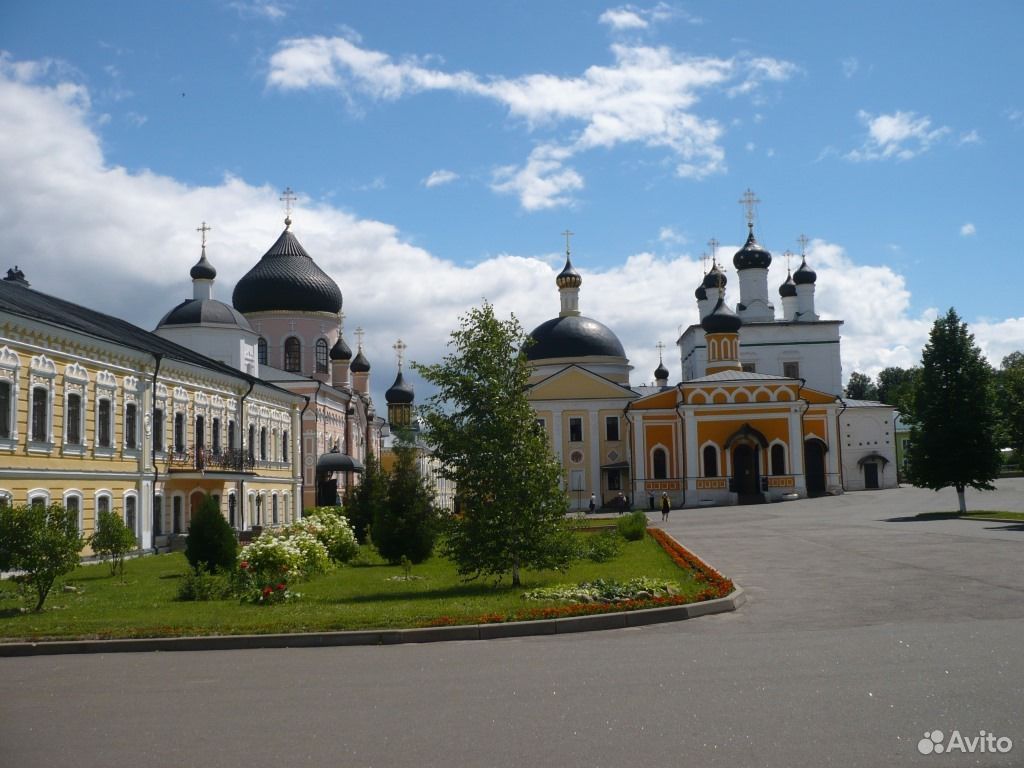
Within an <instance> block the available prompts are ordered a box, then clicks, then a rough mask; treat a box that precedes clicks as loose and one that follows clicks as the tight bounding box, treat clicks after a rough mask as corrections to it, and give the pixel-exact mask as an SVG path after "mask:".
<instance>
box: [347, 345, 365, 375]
mask: <svg viewBox="0 0 1024 768" xmlns="http://www.w3.org/2000/svg"><path fill="white" fill-rule="evenodd" d="M349 370H350V371H352V373H369V372H370V361H369V360H367V359H366V355H364V354H363V350H362V348H360V349H359V351H358V352H356V356H355V357H354V358H352V362H351V364H349Z"/></svg>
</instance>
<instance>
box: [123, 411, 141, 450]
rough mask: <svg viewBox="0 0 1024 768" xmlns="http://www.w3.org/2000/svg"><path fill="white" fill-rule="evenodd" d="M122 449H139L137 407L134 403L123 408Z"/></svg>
mask: <svg viewBox="0 0 1024 768" xmlns="http://www.w3.org/2000/svg"><path fill="white" fill-rule="evenodd" d="M124 447H125V448H131V449H135V448H138V447H139V407H138V406H137V405H136V404H135V403H128V404H127V405H126V406H125V407H124Z"/></svg>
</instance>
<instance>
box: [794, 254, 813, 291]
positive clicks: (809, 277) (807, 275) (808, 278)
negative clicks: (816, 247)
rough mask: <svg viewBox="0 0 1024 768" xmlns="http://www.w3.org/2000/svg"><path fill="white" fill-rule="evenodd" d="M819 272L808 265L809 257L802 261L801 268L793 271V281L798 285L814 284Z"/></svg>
mask: <svg viewBox="0 0 1024 768" xmlns="http://www.w3.org/2000/svg"><path fill="white" fill-rule="evenodd" d="M817 279H818V273H817V272H815V271H814V270H813V269H811V268H810V267H808V266H807V258H806V257H804V260H803V261H802V262H800V269H798V270H797V271H796V272H794V273H793V282H794V283H796V284H797V285H814V283H815V281H816V280H817Z"/></svg>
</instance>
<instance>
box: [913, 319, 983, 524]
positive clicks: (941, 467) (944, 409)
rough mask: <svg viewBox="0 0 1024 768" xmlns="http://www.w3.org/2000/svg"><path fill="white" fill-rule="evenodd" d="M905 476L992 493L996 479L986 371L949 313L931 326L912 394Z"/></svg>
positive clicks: (924, 482) (971, 340)
mask: <svg viewBox="0 0 1024 768" xmlns="http://www.w3.org/2000/svg"><path fill="white" fill-rule="evenodd" d="M913 420H914V426H913V427H912V428H911V432H910V441H911V444H910V449H909V451H908V452H907V454H908V455H907V458H908V466H907V476H908V478H909V479H910V482H912V483H913V484H914V485H917V486H921V487H924V488H931V489H933V490H936V491H938V490H941V489H942V488H948V487H950V486H952V487H953V488H956V492H957V498H958V500H959V505H960V512H961V513H964V512H966V511H967V504H966V501H965V498H964V491H965V490H966V488H967V487H971V488H975V489H977V490H986V491H988V490H992V489H993V488H994V486H993V485H992V480H994V479H995V478H996V476H997V475H998V474H999V468H1000V459H999V447H998V445H997V442H996V427H997V423H996V412H995V408H994V400H993V387H992V371H991V368H990V367H989V365H988V363H987V362H986V361H985V359H984V358H983V357H982V354H981V350H980V349H979V348H978V347H977V345H976V344H975V343H974V336H973V334H971V333H969V332H968V330H967V324H966V323H964V322H961V320H960V318H959V317H958V316H957V314H956V311H955V310H953V309H950V310H949V312H947V313H946V315H945V316H944V317H940V318H939V319H937V320H936V321H935V325H934V326H932V330H931V335H930V336H929V338H928V343H927V344H926V345H925V348H924V353H923V355H922V366H921V375H920V378H919V380H918V384H917V388H916V390H915V392H914V407H913Z"/></svg>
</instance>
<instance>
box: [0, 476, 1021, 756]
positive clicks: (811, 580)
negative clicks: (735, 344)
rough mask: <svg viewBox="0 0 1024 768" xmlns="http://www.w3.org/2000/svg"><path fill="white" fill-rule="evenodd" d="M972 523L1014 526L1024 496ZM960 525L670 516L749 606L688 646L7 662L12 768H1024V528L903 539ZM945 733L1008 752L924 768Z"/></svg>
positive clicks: (840, 500)
mask: <svg viewBox="0 0 1024 768" xmlns="http://www.w3.org/2000/svg"><path fill="white" fill-rule="evenodd" d="M968 505H969V507H970V508H972V509H979V508H985V509H1014V510H1021V511H1024V480H1010V481H1004V482H1003V483H1001V484H1000V489H999V490H998V491H997V492H994V493H989V494H977V493H969V495H968ZM955 507H956V498H955V494H954V493H953V492H952V491H944V492H942V493H939V494H936V493H933V492H931V491H921V490H916V489H910V488H905V489H901V490H898V491H876V492H862V493H851V494H847V495H845V496H840V497H836V498H827V499H818V500H808V501H798V502H790V503H785V504H773V505H767V506H759V507H742V508H738V507H734V508H724V509H723V508H720V509H704V510H697V511H675V512H673V513H672V514H671V517H670V521H669V523H668V524H667V528H668V530H669V531H670V532H671V533H672V534H673V535H675V536H676V537H677V538H678V539H680V540H681V541H682V542H683V543H684V544H686V545H687V546H689V547H691V548H692V549H693V550H694V551H696V552H697V553H698V554H700V555H702V556H703V557H705V558H706V559H707V560H708V561H709V562H711V563H712V564H714V565H715V566H717V567H719V568H720V569H721V570H722V571H723V572H725V573H727V574H728V575H730V576H732V577H733V578H734V579H735V580H736V581H737V582H738V583H739V584H741V585H742V586H743V587H744V589H745V590H746V591H747V593H748V596H749V602H748V603H747V604H746V605H745V606H743V607H742V608H741V609H740V610H739V611H738V612H736V613H731V614H723V615H719V616H712V617H705V618H701V619H696V620H691V621H686V622H681V623H677V624H665V625H657V626H651V627H643V628H637V629H627V630H616V631H610V632H598V633H588V634H580V635H562V636H549V637H534V638H523V639H511V640H499V641H490V642H457V643H439V644H431V645H421V646H412V645H410V646H388V647H355V648H327V649H301V650H268V651H225V652H197V653H153V654H123V655H116V654H111V655H97V656H63V657H37V658H24V659H9V658H0V765H11V766H54V767H56V766H103V768H110V767H111V766H123V765H137V764H143V765H147V766H199V765H202V766H269V765H274V766H292V765H315V766H380V767H381V768H401V767H402V766H658V767H661V766H665V767H668V766H723V767H725V766H728V767H729V768H734V767H737V766H780V767H782V766H785V767H786V768H790V767H791V766H825V765H828V766H871V767H872V768H876V767H877V766H903V765H921V766H929V765H931V766H968V765H970V766H1001V765H1024V721H1022V718H1021V713H1022V703H1021V702H1022V701H1024V567H1022V566H1024V524H1018V523H993V522H983V521H965V520H933V521H916V520H911V519H909V518H910V517H911V516H912V515H914V514H916V513H917V512H920V511H933V510H952V509H955ZM655 517H659V518H660V515H655ZM936 729H939V730H941V731H943V734H944V736H945V738H946V739H948V738H949V736H950V735H951V734H952V732H953V731H954V730H959V731H960V732H961V734H962V735H963V736H965V737H975V736H977V735H978V732H979V731H981V730H984V731H986V732H988V733H993V734H995V735H996V736H997V737H1008V738H1010V739H1012V740H1013V743H1014V746H1013V750H1012V751H1011V752H1010V753H1009V754H992V753H989V752H986V753H983V754H982V753H977V752H976V753H975V754H961V753H946V754H941V755H939V754H931V755H927V756H924V755H921V754H920V752H919V751H918V742H919V741H920V740H921V739H922V737H923V736H924V734H925V733H926V732H929V733H930V732H932V731H934V730H936Z"/></svg>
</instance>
